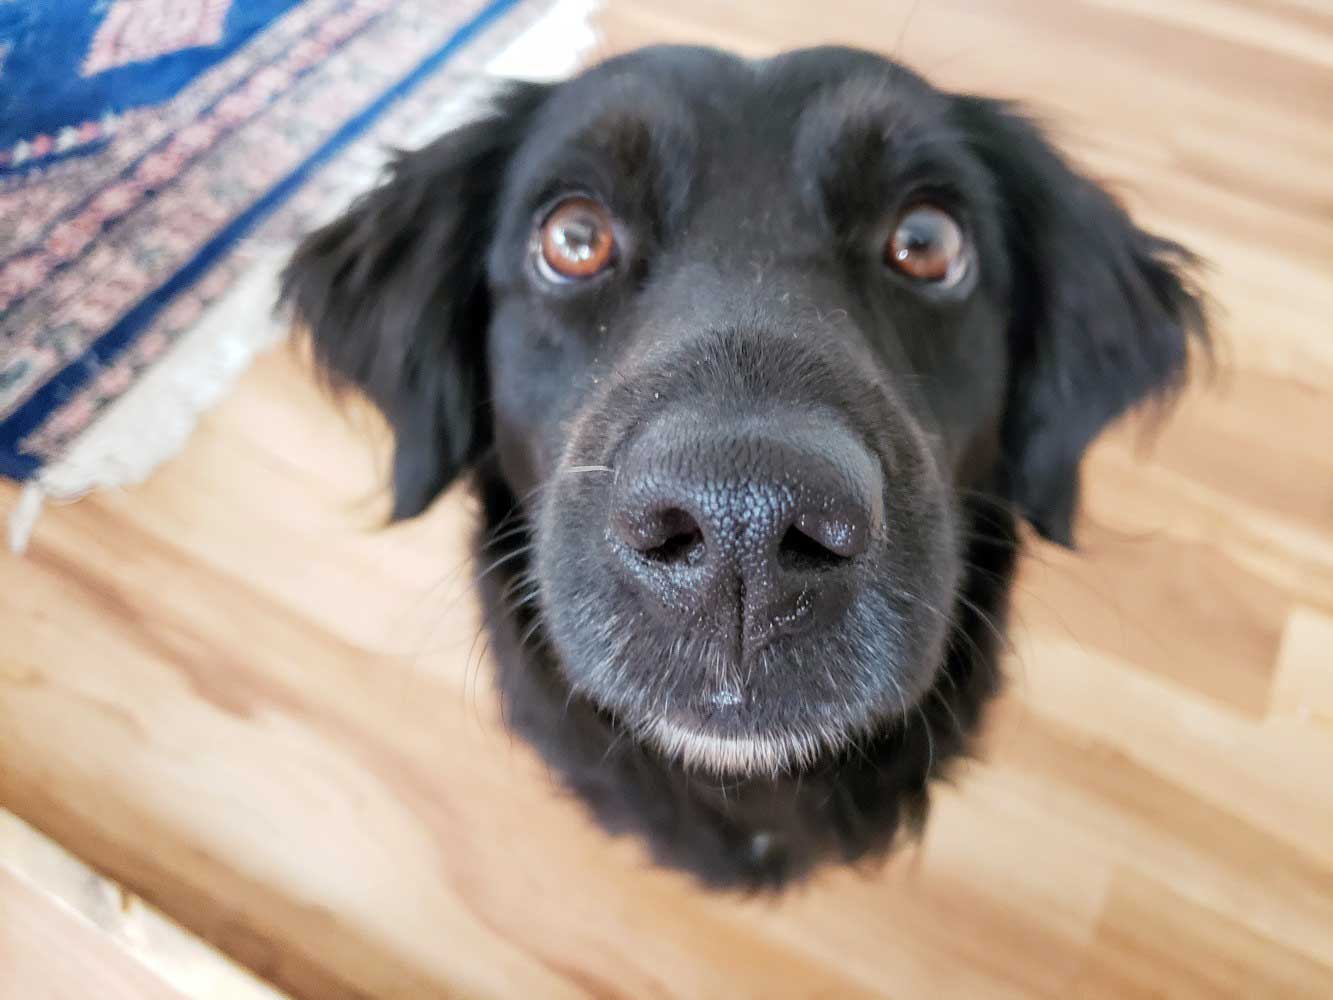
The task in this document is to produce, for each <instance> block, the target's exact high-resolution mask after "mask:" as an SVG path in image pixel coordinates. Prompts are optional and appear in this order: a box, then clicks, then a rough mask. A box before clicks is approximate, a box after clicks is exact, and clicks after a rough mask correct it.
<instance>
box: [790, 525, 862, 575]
mask: <svg viewBox="0 0 1333 1000" xmlns="http://www.w3.org/2000/svg"><path fill="white" fill-rule="evenodd" d="M846 561H847V556H840V555H838V553H836V552H834V551H832V550H831V549H828V548H826V547H825V546H823V545H821V544H820V543H819V542H818V541H816V540H815V539H813V538H811V537H810V536H809V535H807V534H806V533H805V532H804V531H802V530H801V529H800V528H798V527H796V526H795V525H792V526H791V527H790V528H788V529H787V533H786V534H785V535H783V536H782V541H781V542H779V543H778V563H779V564H780V565H781V566H782V568H783V569H786V570H803V569H805V570H809V569H813V570H820V569H831V568H833V567H834V566H839V565H841V564H842V563H845V562H846Z"/></svg>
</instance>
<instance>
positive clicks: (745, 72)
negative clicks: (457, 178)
mask: <svg viewBox="0 0 1333 1000" xmlns="http://www.w3.org/2000/svg"><path fill="white" fill-rule="evenodd" d="M946 112H947V100H946V98H945V97H944V95H942V94H941V93H940V92H938V91H936V90H935V89H934V88H932V87H931V86H930V85H929V84H928V83H926V81H925V80H923V79H922V78H921V77H919V76H917V75H916V74H915V73H913V72H911V71H910V70H908V69H906V68H905V67H903V66H901V65H898V64H897V63H893V62H890V61H889V60H887V59H884V58H882V57H880V56H878V55H875V54H873V53H869V52H863V51H860V50H856V49H845V48H833V47H827V48H816V49H805V50H800V51H796V52H789V53H784V54H783V55H780V56H777V57H774V58H771V59H760V60H745V59H741V58H740V57H737V56H735V55H732V54H730V53H725V52H720V51H717V50H714V49H704V48H688V47H678V46H661V47H655V48H650V49H643V50H639V51H636V52H633V53H630V54H628V55H625V56H621V57H618V58H616V59H613V60H610V61H608V62H606V63H603V64H601V65H599V66H597V67H594V68H593V69H591V70H589V71H587V72H586V73H584V74H583V75H581V76H579V77H576V78H574V79H573V80H570V81H568V82H567V83H565V84H563V85H562V86H560V87H559V88H557V90H556V92H555V93H554V94H553V95H552V99H551V100H550V101H549V102H548V106H547V107H546V109H545V112H544V114H543V116H542V122H541V128H540V129H539V130H538V131H539V133H540V136H539V138H538V139H537V145H538V146H539V147H544V149H541V150H540V151H539V158H540V153H541V152H545V153H548V154H551V155H554V154H555V153H556V152H557V151H558V150H559V149H560V148H561V147H568V146H580V147H582V148H584V149H593V150H596V151H600V152H603V153H605V154H607V155H608V156H610V157H612V158H614V159H615V160H617V161H623V162H624V163H625V164H633V163H634V162H635V161H636V160H637V159H639V158H641V157H643V156H645V155H650V152H651V151H650V147H655V148H656V149H657V150H659V151H660V150H663V149H670V150H673V151H674V152H676V153H677V154H678V155H689V154H690V153H695V154H699V155H705V154H711V156H709V157H708V158H709V159H714V160H719V161H720V162H721V163H722V165H723V166H724V167H725V165H726V163H727V161H728V158H729V157H733V156H735V157H743V158H744V162H745V164H746V169H747V170H753V169H755V168H756V167H757V166H758V164H760V163H761V162H763V161H762V160H761V159H758V158H757V155H759V156H762V155H763V154H769V155H770V156H771V157H773V158H774V159H773V160H772V161H771V162H773V163H774V165H775V166H776V165H782V164H785V163H787V162H788V161H789V159H790V157H791V156H793V155H799V149H798V147H805V148H806V149H807V150H809V149H810V147H812V146H831V145H832V144H833V143H834V142H835V141H836V139H837V138H838V137H839V136H840V135H841V134H842V133H843V132H844V131H846V130H849V129H865V128H869V129H871V130H872V131H875V132H877V133H883V134H885V135H886V136H887V134H888V132H889V131H890V129H891V127H892V126H893V125H895V124H905V123H912V124H917V125H927V124H929V123H930V122H931V121H932V120H936V119H941V118H943V117H944V115H945V114H946ZM650 139H651V141H650ZM618 165H619V163H618Z"/></svg>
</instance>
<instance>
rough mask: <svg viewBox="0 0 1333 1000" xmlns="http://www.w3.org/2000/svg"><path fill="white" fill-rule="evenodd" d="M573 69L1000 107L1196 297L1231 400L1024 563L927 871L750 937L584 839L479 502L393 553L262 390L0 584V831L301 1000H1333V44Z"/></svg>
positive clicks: (1005, 31)
mask: <svg viewBox="0 0 1333 1000" xmlns="http://www.w3.org/2000/svg"><path fill="white" fill-rule="evenodd" d="M600 27H601V30H602V34H603V38H604V41H603V45H602V50H601V52H600V53H599V54H608V53H611V52H614V51H620V50H623V49H627V48H630V47H633V46H637V45H640V44H645V43H649V42H654V41H687V40H688V41H698V42H705V43H710V44H718V45H724V46H729V47H732V48H736V49H739V50H741V51H743V52H746V53H752V54H763V53H768V52H772V51H774V50H777V49H780V48H785V47H792V46H795V45H806V44H814V43H818V42H834V41H837V42H851V43H856V44H860V45H865V46H869V47H873V48H877V49H879V50H882V51H885V52H894V51H896V52H897V53H898V54H899V55H900V56H901V57H902V58H904V59H905V60H906V61H908V62H909V63H911V64H912V65H914V66H916V67H918V68H919V69H921V70H922V71H923V72H925V73H927V74H928V75H930V76H931V77H932V78H934V79H935V80H936V81H938V82H939V83H941V84H943V85H945V86H949V87H954V88H961V89H968V90H977V91H984V92H988V93H992V94H998V95H1003V96H1009V97H1015V98H1020V99H1023V100H1025V101H1027V102H1030V103H1031V104H1032V106H1033V107H1034V108H1035V109H1036V110H1037V111H1039V112H1040V113H1041V114H1042V116H1043V117H1044V118H1045V119H1046V120H1047V121H1048V122H1050V123H1051V125H1052V127H1053V128H1054V129H1055V131H1056V132H1057V134H1058V135H1059V136H1060V137H1061V138H1062V139H1063V141H1064V144H1065V145H1066V147H1067V148H1068V149H1069V150H1070V152H1071V153H1072V154H1073V156H1074V157H1075V158H1076V159H1077V160H1078V161H1079V162H1080V163H1082V164H1083V165H1084V166H1085V167H1086V168H1087V169H1088V170H1090V171H1091V172H1092V173H1094V174H1095V175H1097V176H1098V177H1100V178H1103V179H1105V180H1107V181H1108V182H1110V183H1112V184H1113V186H1115V187H1116V189H1117V190H1118V191H1119V192H1120V193H1121V194H1122V196H1123V197H1124V198H1125V200H1126V201H1127V202H1128V203H1129V205H1130V206H1131V208H1132V209H1133V210H1134V212H1135V213H1136V214H1137V215H1138V216H1139V217H1140V218H1141V219H1143V220H1144V221H1146V222H1148V223H1150V224H1151V225H1152V226H1153V227H1154V228H1157V229H1159V230H1160V231H1162V232H1164V233H1166V234H1168V235H1170V236H1173V237H1176V238H1179V239H1181V240H1183V241H1185V242H1187V243H1189V244H1190V245H1191V246H1193V247H1194V248H1195V249H1196V250H1198V251H1199V252H1201V253H1202V254H1203V255H1204V256H1205V257H1206V258H1208V260H1209V261H1210V271H1209V275H1208V286H1209V290H1210V292H1211V293H1212V295H1213V297H1214V299H1215V314H1216V316H1217V318H1218V326H1219V329H1220V330H1221V332H1222V333H1223V335H1224V336H1225V338H1226V349H1225V351H1224V353H1223V357H1222V360H1221V362H1220V365H1219V372H1218V377H1217V378H1216V380H1215V381H1214V382H1213V383H1212V384H1211V385H1210V386H1207V387H1201V388H1199V389H1197V390H1195V391H1192V392H1191V393H1190V394H1189V395H1188V396H1187V398H1186V399H1185V400H1184V402H1183V405H1182V407H1181V409H1180V410H1179V412H1178V413H1177V415H1176V416H1175V418H1174V420H1173V421H1172V422H1171V423H1170V424H1169V425H1168V426H1167V427H1166V429H1165V430H1164V431H1163V433H1162V434H1161V435H1159V436H1158V438H1157V439H1156V443H1155V445H1154V446H1153V447H1152V448H1151V450H1148V451H1146V452H1145V451H1144V449H1143V448H1142V444H1143V435H1142V433H1141V431H1142V428H1141V427H1139V426H1137V425H1132V424H1131V425H1129V426H1126V427H1122V428H1119V429H1117V430H1116V432H1115V433H1113V434H1112V435H1110V436H1109V437H1108V438H1107V439H1106V440H1104V441H1103V442H1101V443H1100V444H1098V445H1097V447H1096V448H1095V450H1094V452H1093V454H1092V456H1091V458H1090V460H1089V463H1088V466H1087V469H1086V484H1087V486H1086V510H1085V518H1084V524H1083V539H1084V546H1083V550H1082V551H1081V552H1078V553H1068V552H1064V551H1061V550H1057V549H1053V548H1050V547H1047V546H1039V547H1036V548H1034V550H1033V552H1032V554H1031V555H1030V556H1029V557H1028V559H1027V561H1026V563H1025V565H1024V568H1023V571H1022V574H1021V579H1020V584H1019V590H1018V615H1017V619H1018V620H1017V623H1016V625H1015V630H1014V652H1013V655H1012V656H1011V658H1010V663H1009V674H1010V678H1011V679H1010V686H1009V690H1008V693H1007V695H1006V696H1005V698H1004V700H1003V702H1002V703H1001V704H1000V706H999V708H998V709H997V711H996V713H995V718H994V721H993V724H992V726H991V731H990V733H989V738H988V750H987V754H986V759H985V761H984V762H983V763H979V764H976V765H974V766H972V767H970V768H969V769H967V771H966V772H965V773H964V774H963V775H962V776H961V777H960V779H959V781H958V782H957V784H956V787H955V788H952V789H948V790H945V791H944V792H943V793H942V794H941V796H940V801H939V806H938V809H937V811H936V815H935V817H934V820H933V822H932V824H931V827H930V830H929V834H928V836H927V837H926V839H925V840H924V842H923V843H922V844H920V845H917V846H915V847H912V848H910V849H908V850H906V851H905V852H903V853H902V854H900V855H899V856H897V857H896V858H895V859H894V860H893V861H892V862H891V863H890V864H889V865H887V866H886V867H885V868H884V869H883V870H874V871H867V872H853V871H832V872H829V873H827V874H825V875H823V876H821V877H820V878H819V879H817V880H816V881H815V883H813V884H812V885H810V886H807V887H804V888H802V889H799V890H798V891H796V892H794V893H792V894H790V895H789V896H787V897H785V898H783V899H782V900H780V901H774V900H762V899H758V900H756V899H748V900H747V899H737V898H733V897H729V896H719V895H708V894H705V893H701V892H700V891H698V890H696V889H695V888H694V887H693V886H692V885H691V884H690V883H689V882H688V880H686V879H685V878H683V877H681V876H679V875H676V874H673V873H670V872H664V871H659V870H655V869H653V868H651V867H650V866H649V865H648V864H647V863H646V861H645V859H644V855H643V853H642V852H641V850H640V849H639V848H638V847H637V846H636V845H635V844H633V843H631V842H627V841H623V840H611V839H608V838H607V837H605V836H604V835H603V834H601V833H600V832H598V831H597V830H596V829H594V828H593V827H592V826H591V825H590V824H589V822H588V821H587V820H586V819H585V817H584V816H583V814H582V812H581V810H580V808H579V806H578V805H577V803H575V802H573V801H571V800H569V799H568V798H567V797H565V796H563V795H562V794H561V793H560V792H559V791H558V790H557V789H556V787H555V786H554V784H553V782H552V779H551V777H550V776H549V775H548V774H547V773H546V771H545V769H544V767H543V766H542V765H541V763H540V762H539V761H538V760H537V759H535V758H534V756H533V755H532V754H531V753H530V752H529V751H527V750H526V749H525V748H524V747H523V746H522V745H520V744H517V743H516V742H514V741H513V740H512V739H511V738H510V737H509V736H508V735H507V734H506V733H505V731H504V729H503V727H502V726H501V724H500V720H499V719H498V717H497V709H496V705H495V702H494V700H493V698H492V695H491V692H490V689H489V687H488V684H487V680H486V673H487V669H488V667H487V665H486V657H485V640H484V638H479V637H478V617H477V612H476V609H475V607H474V605H473V604H472V600H471V597H470V596H469V588H468V583H469V573H470V571H469V570H468V569H467V568H466V566H465V558H464V557H465V551H466V540H467V534H468V526H469V524H470V510H469V503H468V501H467V500H466V499H464V498H463V497H461V496H458V495H454V496H452V497H450V498H448V499H447V500H446V501H444V502H443V503H441V504H439V505H438V506H437V507H436V508H435V509H434V510H432V511H431V512H430V514H429V515H428V516H426V517H424V518H422V519H420V520H418V521H415V522H413V523H410V524H406V525H401V526H398V527H394V528H392V529H390V530H387V531H378V530H375V528H374V525H375V519H376V514H377V511H378V510H380V509H382V508H381V507H380V506H379V504H378V501H377V500H376V499H375V493H374V491H375V484H376V482H377V479H378V474H379V470H378V465H377V462H378V461H379V459H381V458H382V457H383V441H382V438H380V437H379V436H377V434H376V433H375V428H374V423H373V421H370V420H368V419H363V418H362V416H361V415H356V416H354V418H353V419H351V420H349V419H347V418H345V417H342V416H339V415H337V414H336V413H335V412H334V411H333V410H332V409H331V408H330V406H329V405H328V403H327V402H326V401H324V400H323V399H322V398H321V397H320V396H319V394H318V393H317V392H316V390H315V389H314V388H312V386H311V384H310V381H309V379H308V376H307V373H306V370H305V368H304V366H303V364H302V362H301V361H300V359H299V358H297V357H295V356H294V355H293V354H291V353H289V352H285V351H281V352H278V353H275V354H273V355H271V356H269V357H266V358H264V359H263V360H261V362H260V363H259V364H258V365H257V366H256V367H255V368H254V369H253V371H252V372H251V373H250V374H249V375H248V376H247V378H246V379H245V380H244V381H243V383H242V384H241V386H240V388H239V390H238V391H237V393H236V394H235V396H234V397H233V398H231V399H230V400H229V401H228V402H227V403H226V404H225V405H223V406H222V407H221V408H220V409H219V410H218V411H217V412H216V413H214V414H212V415H211V416H210V417H208V419H206V420H205V421H204V422H203V424H202V426H201V427H200V429H199V431H198V433H197V435H196V437H195V438H194V439H193V441H192V442H191V445H190V447H189V449H188V451H187V452H186V453H185V455H184V456H182V457H181V458H180V459H179V460H178V461H176V462H174V463H172V464H171V465H170V466H169V467H168V468H167V469H165V470H164V471H163V472H161V473H160V474H159V475H157V476H156V477H154V479H152V480H151V481H150V482H149V483H148V484H146V485H144V486H142V487H140V488H137V489H133V490H127V491H123V492H116V493H106V494H101V495H97V496H93V497H89V498H87V499H85V500H83V501H81V502H79V503H77V504H73V505H70V506H66V507H62V508H59V509H56V510H52V511H49V512H48V513H47V514H46V515H45V517H44V518H43V520H42V521H41V522H40V524H39V525H38V528H37V531H36V533H35V535H34V538H33V542H32V546H31V549H30V552H29V554H28V556H27V557H26V558H25V559H22V560H18V559H11V558H0V593H3V594H4V599H3V601H0V636H2V637H3V639H0V805H4V806H6V807H8V808H10V809H12V810H13V811H14V812H15V813H17V814H18V815H20V816H22V817H24V818H25V819H26V820H28V821H29V822H31V823H32V824H34V825H35V826H37V827H39V828H41V829H42V830H44V831H45V832H47V833H48V834H50V835H52V836H53V837H55V838H56V839H58V840H59V841H60V842H62V843H63V844H65V845H66V846H68V847H70V848H71V849H72V850H74V851H76V852H77V853H79V854H81V855H82V856H83V857H85V858H86V859H88V860H89V861H90V862H91V863H93V864H94V865H96V866H97V867H99V868H100V869H102V870H104V871H106V872H108V873H110V874H111V875H113V876H115V877H116V878H118V879H119V880H121V881H122V882H123V883H125V884H126V885H127V886H128V887H130V888H131V889H132V890H133V891H135V892H137V893H139V894H141V895H142V896H144V897H145V898H146V899H147V900H149V901H150V902H152V903H154V904H156V905H158V906H159V907H160V908H162V909H163V910H164V911H166V912H167V913H169V914H170V915H172V916H173V917H174V918H176V919H177V920H179V921H181V922H182V923H183V924H185V925H186V926H188V927H190V928H191V929H193V930H194V931H196V932H197V933H200V934H201V935H203V936H205V937H206V938H208V939H210V940H212V941H214V942H216V943H217V944H219V945H220V946H221V947H222V948H224V949H225V950H227V951H228V952H230V953H231V954H233V955H235V956H236V957H237V958H239V959H240V960H241V961H243V962H245V963H247V964H249V965H250V966H251V967H253V968H255V969H257V970H258V971H259V972H260V973H261V974H263V975H265V976H268V977H270V978H271V979H273V980H274V981H275V982H277V983H278V984H280V985H281V986H282V987H284V988H285V989H287V990H290V991H291V992H292V993H294V994H296V995H298V996H303V997H319V998H328V997H341V996H369V997H427V996H469V997H471V996H477V997H485V996H494V997H501V996H503V997H511V996H525V997H526V996H533V997H536V996H540V997H564V996H571V997H572V996H624V997H647V996H678V997H713V996H727V997H744V996H753V997H786V996H790V997H815V996H827V997H848V996H857V995H877V996H886V995H892V996H895V997H978V996H985V997H1003V996H1049V997H1068V996H1088V997H1109V996H1114V997H1133V996H1171V997H1177V996H1184V997H1189V996H1200V997H1204V996H1208V997H1211V996H1237V997H1268V996H1273V997H1277V996H1281V997H1287V996H1310V997H1321V996H1322V997H1327V996H1333V781H1330V780H1329V775H1330V774H1333V445H1331V444H1330V441H1333V338H1331V337H1330V336H1329V317H1330V316H1333V225H1331V224H1330V223H1333V218H1331V216H1333V171H1330V169H1329V163H1330V162H1333V127H1330V111H1331V109H1333V72H1330V68H1331V67H1333V11H1331V10H1330V9H1329V7H1328V6H1327V5H1326V4H1323V3H1315V2H1308V0H1256V2H1253V3H1242V2H1239V0H1181V2H1175V3H1156V2H1152V3H1149V2H1147V0H1135V2H1110V0H1106V2H1070V3H1065V2H1054V0H1052V2H1037V0H985V2H982V0H936V2H934V3H930V4H918V3H913V2H902V3H885V2H882V0H873V2H872V0H836V2H832V0H831V2H825V3H821V4H817V5H811V4H805V3H797V2H788V0H784V2H773V3H757V2H756V3H745V4H742V3H736V4H717V3H713V2H711V0H673V2H672V3H671V4H660V3H657V2H652V0H611V2H610V3H609V4H608V6H607V8H606V10H605V11H604V12H603V13H602V14H601V15H600ZM368 429H369V431H370V433H369V434H367V430H368ZM368 438H369V440H370V441H371V442H372V444H368ZM0 496H3V498H4V499H5V500H6V501H8V502H9V503H12V502H13V500H14V498H15V496H16V493H15V491H14V490H13V489H12V488H10V487H5V488H4V492H3V494H0ZM71 940H72V939H71Z"/></svg>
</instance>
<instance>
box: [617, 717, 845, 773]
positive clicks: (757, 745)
mask: <svg viewBox="0 0 1333 1000" xmlns="http://www.w3.org/2000/svg"><path fill="white" fill-rule="evenodd" d="M641 738H642V739H643V740H644V742H646V743H648V744H649V745H651V746H652V747H654V748H655V749H656V750H658V752H660V753H662V754H664V755H665V756H666V757H667V758H668V759H670V760H672V761H675V762H677V763H679V764H680V765H682V766H683V767H685V768H687V769H688V770H692V771H700V772H705V773H708V774H712V775H715V776H716V777H719V778H741V777H748V776H751V775H778V774H782V773H787V772H791V771H795V770H802V769H805V768H809V767H811V766H813V765H814V764H815V763H816V761H818V760H819V759H820V758H821V757H822V756H824V755H825V754H827V753H829V752H830V751H832V750H834V749H835V748H836V746H837V745H838V743H839V742H841V741H836V740H830V739H827V738H825V737H824V735H823V734H820V733H818V732H815V731H802V730H791V731H781V730H778V731H773V732H752V733H744V732H741V733H729V732H726V731H716V730H714V729H710V728H705V727H703V726H701V725H699V724H698V723H697V722H695V721H694V720H692V719H688V718H687V719H681V718H679V717H676V716H668V717H664V718H660V719H657V720H655V721H653V722H652V723H650V724H649V725H648V726H647V727H646V729H645V730H644V731H643V736H642V737H641Z"/></svg>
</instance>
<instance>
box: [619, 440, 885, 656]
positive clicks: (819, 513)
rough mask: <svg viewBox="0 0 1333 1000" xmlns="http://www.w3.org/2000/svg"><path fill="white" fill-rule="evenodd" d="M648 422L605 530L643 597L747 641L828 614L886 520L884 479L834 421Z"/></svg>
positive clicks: (622, 471) (685, 619) (849, 588)
mask: <svg viewBox="0 0 1333 1000" xmlns="http://www.w3.org/2000/svg"><path fill="white" fill-rule="evenodd" d="M790 422H791V423H793V424H796V426H794V427H792V428H790V429H783V428H782V424H783V423H784V421H773V420H770V421H766V422H765V424H764V426H762V427H759V428H755V427H746V426H735V427H727V426H724V425H721V424H718V425H714V426H711V427H701V426H699V425H698V424H692V425H690V426H686V427H681V426H679V425H676V424H673V423H672V422H671V421H666V422H663V423H661V424H659V425H654V426H652V427H650V428H648V429H647V430H645V431H644V432H643V433H642V434H640V436H639V437H638V438H637V439H636V440H635V441H634V442H632V444H631V445H630V447H628V448H627V449H626V452H625V456H624V460H623V462H622V463H621V465H620V467H619V469H618V471H617V477H616V483H615V486H614V487H613V490H612V498H611V506H610V517H609V521H610V523H609V529H610V530H609V534H610V538H611V542H612V545H613V547H614V548H615V549H616V551H617V555H618V557H619V560H620V562H621V563H622V564H623V565H624V566H625V568H626V569H627V570H628V573H629V576H630V578H631V580H632V584H633V586H635V587H637V588H638V589H639V590H640V591H641V592H642V596H643V598H644V599H645V600H646V601H648V602H650V603H652V604H654V605H656V606H657V607H658V608H659V609H662V610H665V611H666V612H667V614H668V615H674V616H675V618H676V620H677V621H678V622H679V624H680V627H681V628H686V629H688V628H695V627H700V625H701V624H702V625H703V627H715V628H719V629H725V630H734V631H735V632H736V634H737V635H739V636H740V637H741V640H742V642H743V644H744V645H747V646H748V645H752V644H754V643H758V642H762V641H763V640H764V639H766V638H767V637H769V636H771V635H772V634H774V633H775V631H782V630H784V629H792V628H797V627H802V626H809V625H812V624H817V623H818V620H819V619H820V618H821V616H822V617H823V618H824V619H829V618H831V617H833V615H834V614H835V612H836V608H835V605H837V606H841V605H844V604H845V603H846V601H847V600H848V599H849V598H850V596H851V594H852V592H853V591H854V587H855V578H856V575H857V574H856V565H857V559H858V557H859V556H861V555H863V554H864V553H865V552H866V551H867V549H868V548H869V546H870V544H871V540H872V538H873V537H874V535H875V531H876V528H877V526H878V525H879V523H880V522H881V521H882V516H883V515H882V502H881V500H880V494H881V492H882V489H881V487H882V479H881V476H880V473H879V469H878V464H877V463H876V462H875V460H874V459H873V458H872V457H871V455H870V454H869V452H868V450H867V449H866V448H865V447H863V446H862V445H861V444H860V443H859V442H858V441H857V440H856V439H855V438H854V437H852V436H851V435H850V434H849V433H848V432H846V431H844V430H843V429H842V428H841V427H839V426H838V425H836V424H833V423H831V422H830V423H829V424H827V425H825V424H821V423H809V422H807V423H805V424H804V425H801V424H800V423H799V421H796V420H792V421H790Z"/></svg>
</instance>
